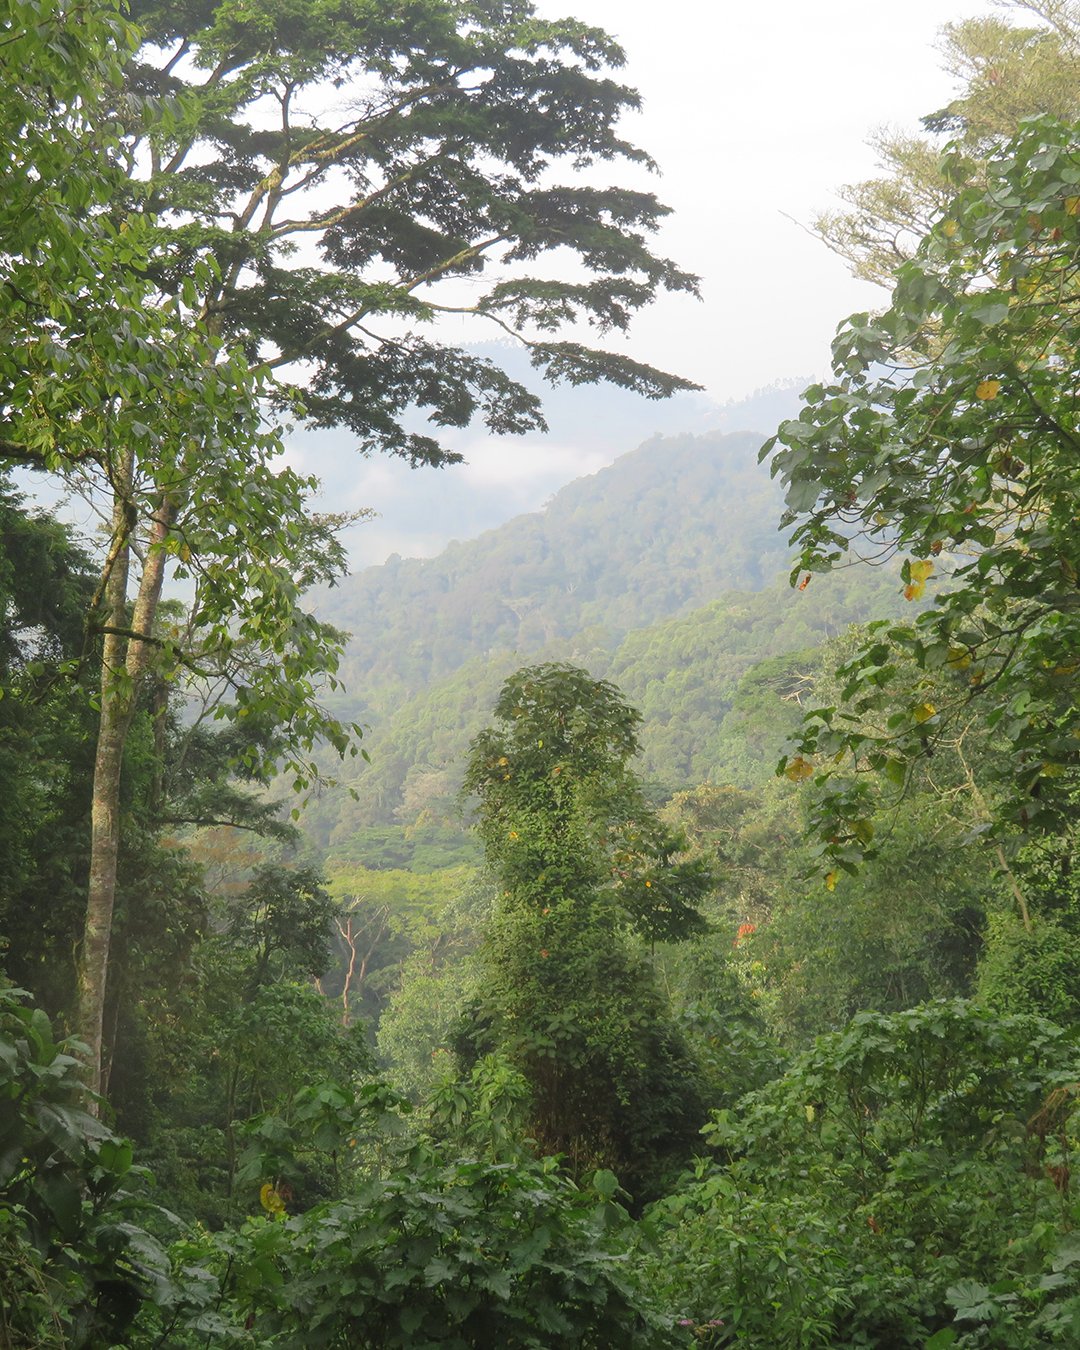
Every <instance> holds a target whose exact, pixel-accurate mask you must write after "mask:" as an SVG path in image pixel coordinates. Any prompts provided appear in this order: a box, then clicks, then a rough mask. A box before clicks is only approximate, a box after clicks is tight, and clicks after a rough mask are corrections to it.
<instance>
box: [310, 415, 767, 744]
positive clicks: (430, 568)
mask: <svg viewBox="0 0 1080 1350" xmlns="http://www.w3.org/2000/svg"><path fill="white" fill-rule="evenodd" d="M762 439H763V437H761V436H760V435H757V434H755V433H734V434H730V435H720V434H716V435H707V436H680V437H675V438H670V439H667V438H655V439H653V440H651V441H648V442H646V443H645V444H644V445H643V446H641V447H640V448H639V449H638V450H635V451H633V452H632V453H631V454H627V455H624V456H622V457H621V458H620V459H619V460H617V461H616V462H615V463H614V464H613V465H611V466H610V467H609V468H606V469H602V470H601V471H600V472H599V473H596V474H593V475H591V476H590V477H588V478H581V479H578V480H577V481H575V482H573V483H571V484H570V485H569V486H567V487H565V488H563V489H562V490H561V491H560V492H558V493H557V494H556V495H555V496H554V497H553V498H552V500H551V502H550V503H549V504H548V506H547V508H546V509H545V510H544V511H541V512H535V513H532V514H530V515H525V516H519V517H517V518H516V519H515V520H511V521H510V522H508V523H507V524H506V525H503V526H501V527H500V528H499V529H497V530H490V531H488V532H487V533H485V534H483V535H481V536H480V537H479V538H478V539H473V540H470V541H469V542H467V543H455V544H451V545H450V547H449V548H447V549H446V550H445V551H444V552H443V553H441V554H440V555H439V556H438V557H437V558H432V559H424V560H421V559H411V560H402V559H399V558H392V559H390V561H389V562H387V563H386V564H385V565H383V566H381V567H372V568H368V569H366V570H365V571H363V572H361V573H360V574H359V575H357V576H355V577H352V578H350V579H349V580H348V581H346V582H345V583H344V584H343V585H341V586H340V587H338V588H337V589H336V590H333V591H330V592H328V593H326V594H325V595H324V596H322V597H321V598H320V612H321V614H322V615H323V617H325V618H326V619H328V620H329V621H330V622H332V623H335V624H337V625H338V626H339V627H341V628H344V629H346V630H347V631H349V632H351V633H352V634H353V640H352V642H351V643H350V646H349V650H348V653H347V656H346V660H345V664H344V667H343V670H342V674H343V676H344V679H345V682H346V685H347V687H348V688H349V690H350V699H351V702H350V705H349V711H350V712H352V713H353V715H356V716H360V717H369V716H374V715H377V714H379V713H382V712H386V711H389V710H391V709H393V708H396V707H397V706H399V705H400V703H401V701H402V700H403V699H405V698H408V697H409V696H411V695H413V694H416V693H418V692H420V691H421V690H423V689H425V688H426V687H427V686H429V685H430V684H431V683H433V682H434V681H438V680H441V679H444V678H446V677H447V676H449V675H452V674H453V673H454V672H455V671H456V670H458V669H460V668H461V667H462V666H463V665H465V664H466V663H467V662H468V661H470V660H472V659H474V658H476V657H478V656H486V655H488V654H489V653H491V652H495V651H509V650H513V651H516V652H517V653H518V654H519V655H520V656H521V658H522V659H523V660H524V659H525V658H526V657H528V656H529V655H530V654H532V653H536V652H540V651H542V650H544V649H545V648H547V647H549V646H550V645H551V644H552V643H555V642H559V641H566V640H568V639H572V638H573V637H574V636H575V635H576V634H578V633H580V632H582V631H583V630H586V629H590V628H594V627H595V628H603V629H604V630H606V633H607V636H606V637H605V638H604V639H603V645H604V646H606V647H609V648H611V647H614V646H615V645H616V644H617V642H618V641H619V640H620V639H621V638H622V636H623V635H624V634H626V633H627V632H629V631H631V630H632V629H634V628H640V627H643V626H645V625H648V624H650V623H654V622H656V621H657V620H660V619H663V618H667V617H669V616H671V615H674V614H680V613H686V612H688V611H689V610H691V609H694V608H696V607H697V606H699V605H702V604H704V603H706V602H707V601H709V600H712V599H714V598H716V597H718V596H720V595H722V594H724V593H725V592H729V591H732V590H757V589H760V588H761V587H762V586H764V585H766V584H768V583H769V582H770V581H772V580H773V579H774V578H775V577H776V576H777V574H778V573H779V571H780V570H781V569H782V567H783V564H784V560H785V558H786V549H785V547H784V544H783V541H782V540H781V538H780V536H779V535H778V534H777V530H776V522H777V520H778V518H779V514H780V500H779V494H778V491H777V489H776V487H775V485H774V484H773V483H772V482H771V481H770V479H769V477H768V475H767V473H765V472H764V471H763V470H762V469H761V467H760V466H759V465H758V463H757V452H758V449H759V447H760V445H761V442H762Z"/></svg>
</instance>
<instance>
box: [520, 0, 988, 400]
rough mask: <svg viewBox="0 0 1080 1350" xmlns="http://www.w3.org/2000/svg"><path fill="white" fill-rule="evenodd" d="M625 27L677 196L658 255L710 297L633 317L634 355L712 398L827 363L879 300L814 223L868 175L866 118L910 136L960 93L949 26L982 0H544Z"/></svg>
mask: <svg viewBox="0 0 1080 1350" xmlns="http://www.w3.org/2000/svg"><path fill="white" fill-rule="evenodd" d="M538 9H539V10H540V11H541V13H543V14H545V15H546V16H548V17H555V16H556V15H560V14H565V13H566V12H567V11H568V10H570V11H571V12H573V13H574V15H575V16H576V17H578V18H580V19H583V20H585V21H587V22H591V23H595V24H597V25H599V26H600V27H603V28H605V29H607V30H608V31H609V32H611V33H612V34H613V35H615V36H616V37H618V38H619V39H620V40H621V42H622V45H623V47H624V49H625V51H626V53H627V58H628V60H627V67H626V71H625V77H626V82H627V83H629V84H632V85H634V86H635V87H636V88H638V89H639V90H640V91H641V93H642V96H643V99H644V109H643V112H642V113H641V114H640V115H638V116H636V117H632V118H629V119H627V120H626V123H625V126H626V131H627V133H628V135H629V137H630V139H631V140H634V141H635V142H637V143H638V144H640V145H642V146H643V147H644V148H645V149H646V150H648V151H649V152H650V153H651V154H652V155H653V157H654V158H655V159H656V160H657V161H658V163H659V165H660V167H661V169H662V172H663V176H662V178H661V179H660V180H659V182H658V183H657V185H656V188H655V190H656V191H657V192H658V194H659V195H660V197H661V199H662V200H664V201H666V202H667V203H668V205H670V206H672V207H673V208H674V212H675V214H674V217H673V218H672V219H671V221H670V223H668V224H666V226H665V228H664V232H663V234H662V236H661V237H660V244H661V247H662V248H663V250H664V251H665V252H667V253H669V254H670V255H671V256H673V257H674V258H675V259H676V260H677V261H678V262H679V263H680V264H681V265H683V266H685V267H687V268H689V269H690V270H691V271H694V272H697V273H698V274H699V275H700V276H701V277H702V278H703V293H704V301H703V303H701V304H695V303H694V302H693V301H690V300H687V299H685V298H683V297H679V298H676V299H670V300H665V301H663V302H662V303H660V304H657V305H656V306H654V307H653V309H652V311H651V312H648V313H645V314H643V315H641V316H639V318H638V320H637V321H636V323H635V327H634V331H633V335H632V338H631V341H630V343H629V344H628V347H629V350H630V351H631V352H632V354H634V355H636V356H638V355H639V356H641V357H643V358H644V359H648V360H651V361H652V362H653V363H655V364H658V365H662V366H666V367H668V368H672V369H676V370H677V371H678V372H679V373H680V374H685V375H688V376H690V377H691V378H693V379H695V380H696V381H698V382H699V383H701V384H703V385H704V386H705V387H706V389H707V390H708V392H709V394H710V395H711V396H712V397H713V398H714V399H716V400H718V401H721V402H722V401H724V400H726V399H731V398H740V397H742V396H744V395H746V394H748V393H750V392H751V391H752V390H753V389H755V388H758V387H760V386H762V385H766V384H769V383H771V382H772V381H773V380H775V379H777V378H784V377H795V376H800V375H804V374H807V373H811V374H819V373H822V371H823V370H824V369H825V367H826V363H827V360H828V346H829V340H830V338H831V336H832V333H833V331H834V329H835V327H836V324H837V322H838V321H839V320H840V319H841V318H842V317H844V316H845V315H846V314H848V313H851V312H854V311H856V310H859V309H863V308H867V307H868V306H871V305H874V304H880V301H881V293H880V292H879V291H878V290H877V289H876V288H874V287H871V286H867V285H864V284H859V283H856V282H855V281H853V280H852V279H851V278H850V277H849V276H848V274H847V271H846V268H845V265H844V263H843V262H842V261H841V260H840V259H838V258H836V257H835V256H834V255H833V254H831V253H830V252H829V250H828V249H826V247H825V246H824V245H823V244H821V243H820V242H819V241H818V240H816V239H814V238H813V237H811V235H810V234H809V233H808V232H807V229H806V226H807V225H809V223H810V222H811V221H812V219H813V218H814V216H815V215H816V214H817V213H818V212H819V211H821V210H823V209H828V208H829V207H830V206H835V205H837V204H838V203H837V199H836V198H835V196H834V195H833V193H834V189H835V188H836V187H838V186H840V185H842V184H844V183H850V182H857V181H859V180H861V179H863V178H866V177H871V176H873V173H874V171H875V163H874V154H873V151H872V150H870V149H869V148H868V146H867V138H868V137H869V136H870V134H871V133H872V132H873V131H874V129H875V128H878V127H881V126H891V127H895V128H898V129H903V130H909V131H913V132H914V131H917V130H918V119H919V117H920V116H921V115H923V114H925V113H929V112H932V111H935V110H936V109H938V108H940V107H942V106H943V105H944V104H945V103H946V102H947V101H948V100H949V98H950V97H951V96H952V94H953V93H954V92H955V91H954V89H953V87H952V83H951V80H950V77H949V76H948V75H946V74H945V73H944V72H943V71H942V70H941V68H940V64H941V63H940V55H939V53H938V52H937V51H936V50H935V42H936V39H937V34H938V31H939V30H940V28H941V27H942V25H943V24H945V23H948V22H950V21H955V20H957V19H962V18H967V17H971V16H974V15H977V14H986V13H990V12H1000V11H999V10H997V8H996V7H995V6H994V5H993V4H991V3H987V0H967V2H966V3H965V2H964V0H905V3H904V4H903V5H895V4H885V3H882V0H763V2H762V3H758V4H747V3H744V2H743V0H727V3H725V2H724V0H712V3H710V0H663V3H655V2H654V0H650V3H644V0H539V4H538Z"/></svg>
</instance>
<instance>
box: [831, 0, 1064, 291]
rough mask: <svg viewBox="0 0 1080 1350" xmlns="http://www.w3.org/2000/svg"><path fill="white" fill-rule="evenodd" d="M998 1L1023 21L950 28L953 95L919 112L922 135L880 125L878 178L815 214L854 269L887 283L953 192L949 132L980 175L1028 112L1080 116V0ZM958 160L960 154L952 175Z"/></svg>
mask: <svg viewBox="0 0 1080 1350" xmlns="http://www.w3.org/2000/svg"><path fill="white" fill-rule="evenodd" d="M1002 6H1003V8H1005V9H1008V10H1012V11H1013V12H1014V13H1015V14H1016V15H1017V16H1018V18H1019V20H1020V22H1018V23H1012V22H1009V20H1008V19H1007V18H1005V17H999V16H997V15H983V16H981V17H979V18H974V19H966V20H963V21H962V22H959V23H954V24H947V25H946V26H945V28H944V29H943V30H942V36H941V50H942V54H943V57H944V65H945V68H946V70H948V71H949V73H950V74H951V75H953V76H954V78H955V79H956V80H957V82H958V84H959V92H958V93H957V95H956V97H955V98H953V99H951V100H950V101H949V103H947V104H946V105H945V107H944V108H941V109H940V110H938V111H935V112H933V113H931V114H929V115H928V116H927V117H925V118H923V128H924V131H925V133H926V134H924V135H921V136H920V135H910V134H908V133H904V132H896V131H892V130H885V131H882V132H879V133H878V135H877V136H875V137H874V140H873V142H872V143H873V146H874V149H875V150H876V151H877V153H878V157H879V161H880V165H881V168H882V170H883V174H882V176H880V177H877V178H872V179H868V180H866V181H864V182H861V183H855V184H851V185H849V186H847V187H844V188H842V189H841V190H840V193H839V195H840V197H841V198H842V200H843V201H844V203H845V207H844V209H842V210H839V211H832V212H826V213H824V214H823V215H821V216H819V217H818V219H817V220H816V221H815V223H814V224H815V229H816V231H817V233H818V234H819V235H820V237H821V238H822V239H823V240H824V241H825V243H827V244H828V245H829V247H830V248H832V249H834V250H835V251H836V252H837V253H838V254H840V255H841V257H843V258H845V259H846V260H847V261H848V262H849V263H850V264H851V267H852V270H853V271H854V272H855V274H856V275H857V276H861V277H865V278H867V279H868V280H871V281H876V282H878V283H879V284H881V285H883V286H888V287H891V285H892V279H893V273H894V271H895V270H896V268H897V267H898V266H899V265H900V264H901V263H903V262H905V261H906V260H907V259H908V258H910V257H912V256H913V255H914V253H915V252H916V250H917V248H918V244H919V240H920V239H921V238H922V237H923V236H924V235H925V234H926V233H927V232H928V231H929V230H930V228H931V227H932V225H933V223H934V221H935V220H936V219H937V218H938V217H939V216H940V215H941V214H942V213H943V211H944V210H945V208H946V207H947V205H948V203H949V201H950V200H951V199H952V197H953V194H954V192H955V188H956V179H955V177H953V178H951V179H950V178H949V177H948V176H946V175H945V174H943V173H942V170H941V162H942V150H943V144H942V137H943V136H945V135H947V136H949V137H951V138H955V141H956V143H957V145H958V146H959V147H960V148H961V149H962V151H963V159H964V166H965V173H966V175H967V176H969V177H970V178H971V180H972V181H973V182H975V181H981V178H982V174H983V166H984V164H985V161H986V159H987V157H988V156H990V155H992V154H993V153H994V151H995V148H1000V147H1001V146H1002V144H1003V143H1004V142H1005V141H1007V140H1008V139H1009V138H1010V137H1011V136H1012V135H1014V134H1015V132H1016V131H1017V130H1018V128H1019V126H1020V123H1021V122H1022V121H1023V120H1024V119H1025V118H1028V117H1038V116H1044V115H1046V114H1050V115H1052V116H1055V117H1059V118H1062V119H1064V120H1066V121H1068V120H1070V119H1073V118H1076V117H1077V116H1078V115H1080V5H1078V4H1076V2H1075V0H1002ZM1032 19H1034V20H1036V21H1037V22H1036V23H1034V24H1033V23H1032V22H1031V20H1032ZM959 167H960V166H959V165H958V164H957V163H956V162H955V161H954V163H953V166H952V168H953V173H954V174H955V172H956V170H957V169H958V168H959Z"/></svg>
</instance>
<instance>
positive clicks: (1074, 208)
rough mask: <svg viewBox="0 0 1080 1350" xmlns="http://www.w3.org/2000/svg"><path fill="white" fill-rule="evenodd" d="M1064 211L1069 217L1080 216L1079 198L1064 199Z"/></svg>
mask: <svg viewBox="0 0 1080 1350" xmlns="http://www.w3.org/2000/svg"><path fill="white" fill-rule="evenodd" d="M1065 210H1066V211H1067V212H1068V213H1069V215H1070V216H1080V197H1066V198H1065Z"/></svg>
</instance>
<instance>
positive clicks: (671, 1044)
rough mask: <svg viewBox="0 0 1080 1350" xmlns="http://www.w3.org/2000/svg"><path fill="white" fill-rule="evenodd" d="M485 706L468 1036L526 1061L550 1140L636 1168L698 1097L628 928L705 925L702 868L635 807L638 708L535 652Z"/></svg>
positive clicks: (673, 929)
mask: <svg viewBox="0 0 1080 1350" xmlns="http://www.w3.org/2000/svg"><path fill="white" fill-rule="evenodd" d="M495 715H496V718H497V719H498V722H499V724H500V725H499V726H498V727H494V728H491V729H489V730H487V731H485V732H482V733H481V734H480V735H479V736H478V737H477V738H476V739H475V740H474V741H473V744H472V749H471V752H470V757H469V764H468V769H467V772H466V778H465V786H466V789H467V790H469V791H472V792H475V793H476V794H477V795H478V797H479V810H478V828H479V832H480V836H481V838H482V840H483V843H484V848H485V852H486V855H487V860H488V863H489V864H490V866H491V867H492V869H493V871H494V873H495V876H496V879H497V882H498V885H499V889H500V893H501V894H500V897H499V898H497V900H496V905H495V912H494V917H493V921H492V926H491V931H490V933H489V935H488V938H487V942H486V944H485V947H484V950H483V953H482V962H483V983H484V987H485V990H486V992H485V994H484V996H483V997H482V999H481V1001H480V1004H479V1006H478V1008H477V1009H476V1011H477V1013H478V1028H477V1029H474V1030H471V1031H470V1033H469V1036H468V1039H470V1040H471V1041H472V1044H473V1045H474V1047H475V1048H476V1049H479V1050H481V1051H484V1050H490V1049H493V1048H498V1049H500V1050H503V1051H505V1052H506V1053H507V1054H509V1055H510V1057H511V1059H512V1060H513V1062H514V1063H515V1064H516V1065H517V1067H518V1068H519V1069H520V1070H521V1071H522V1072H523V1073H524V1074H525V1076H526V1078H527V1079H528V1082H529V1085H530V1088H531V1091H532V1124H533V1128H534V1130H535V1135H536V1138H537V1139H538V1140H539V1141H540V1142H541V1144H542V1145H543V1146H544V1147H545V1148H546V1149H548V1150H549V1151H558V1152H566V1153H568V1154H569V1155H570V1157H571V1159H572V1161H573V1163H574V1165H575V1166H576V1167H578V1168H579V1169H581V1168H586V1167H588V1166H596V1165H597V1164H599V1163H603V1164H605V1165H610V1166H616V1167H618V1168H619V1169H620V1171H621V1172H622V1175H623V1176H624V1178H625V1179H627V1181H628V1183H629V1184H631V1185H632V1186H634V1187H635V1188H636V1187H637V1186H638V1185H647V1184H648V1179H649V1176H650V1172H651V1170H652V1169H654V1168H655V1167H656V1166H657V1163H658V1161H659V1160H660V1159H662V1158H664V1157H665V1156H668V1157H669V1156H670V1155H671V1154H676V1155H678V1153H679V1150H680V1149H684V1148H686V1147H687V1146H688V1142H689V1139H690V1138H691V1137H692V1134H693V1131H694V1129H695V1110H696V1109H697V1108H698V1105H699V1103H698V1098H697V1094H696V1090H695V1086H694V1082H695V1075H694V1070H693V1068H692V1066H691V1064H690V1060H689V1055H688V1052H687V1051H686V1049H685V1047H684V1046H683V1045H682V1043H681V1041H680V1039H679V1037H678V1034H677V1033H676V1031H675V1029H674V1026H673V1025H672V1023H671V1021H670V1019H669V1018H668V1017H667V1015H666V1013H665V1010H664V1007H663V1003H662V1000H661V998H660V996H659V992H658V990H657V988H656V982H655V979H654V977H653V975H652V972H651V970H650V967H649V965H648V962H647V960H646V959H645V957H644V954H643V953H642V952H641V950H640V946H635V944H634V943H632V942H631V941H630V934H631V932H633V931H636V932H637V933H638V934H641V935H643V936H645V937H646V938H648V939H650V940H656V939H657V938H663V939H678V938H680V937H685V936H688V935H689V934H690V933H693V932H699V931H701V930H702V929H703V928H704V921H703V920H702V918H701V915H700V913H699V912H698V909H697V905H698V903H699V902H700V901H701V900H702V898H703V897H704V894H705V893H706V891H707V890H708V889H709V886H710V883H711V877H710V874H709V870H708V867H707V865H706V864H705V862H704V861H702V860H700V859H698V860H693V861H689V860H685V859H682V858H681V857H680V856H679V855H680V851H681V849H682V847H683V845H684V843H685V841H684V840H683V838H682V837H681V836H680V835H678V834H676V833H675V832H673V831H671V830H670V829H668V828H667V827H665V826H664V825H663V824H662V823H661V822H660V820H659V819H658V818H657V816H656V815H655V814H654V813H653V812H652V811H651V810H650V809H649V808H648V806H647V804H646V802H645V800H644V796H643V793H642V789H641V785H640V783H639V781H638V780H637V778H636V777H635V775H634V773H633V771H632V769H631V768H630V760H631V758H632V757H633V755H634V754H635V753H636V751H637V740H636V736H635V727H636V726H637V723H638V722H639V720H640V716H639V714H638V713H637V712H636V711H635V710H634V709H632V708H630V707H629V706H628V705H627V704H626V703H625V701H624V700H623V698H622V696H621V695H620V694H619V691H618V690H617V689H616V688H615V687H614V686H613V685H610V684H608V683H607V682H606V681H602V680H601V681H598V680H594V679H593V678H592V677H591V676H590V675H589V674H588V672H587V671H584V670H579V669H576V668H575V667H573V666H565V665H555V664H553V665H544V666H536V667H532V668H529V669H525V670H521V671H518V672H517V674H516V675H512V676H511V677H510V678H509V679H508V680H507V681H506V683H505V684H504V686H503V689H502V692H501V693H500V695H499V699H498V701H497V703H496V705H495Z"/></svg>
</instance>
